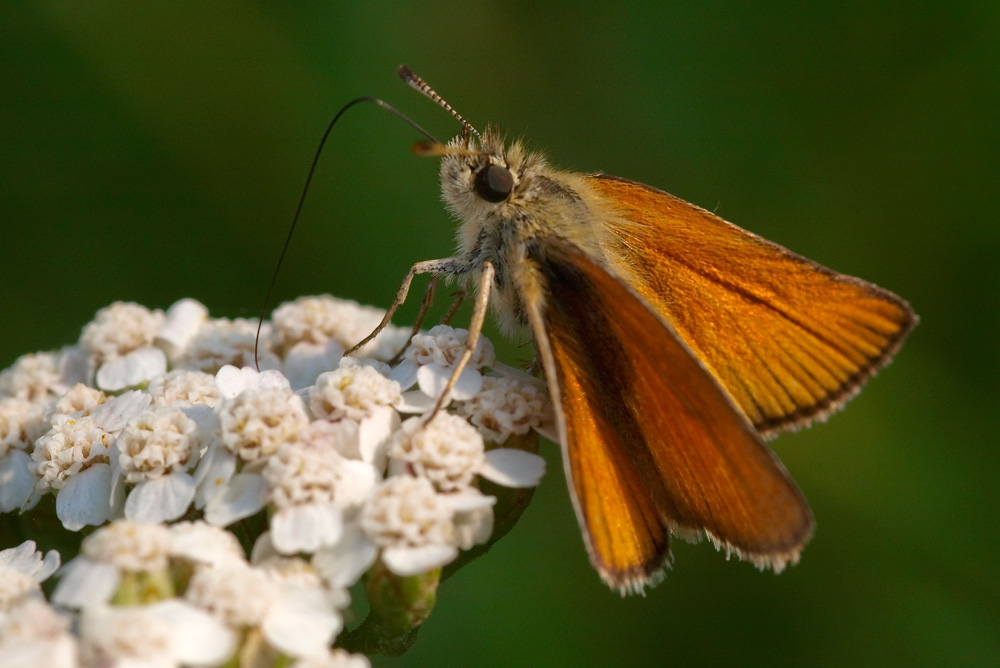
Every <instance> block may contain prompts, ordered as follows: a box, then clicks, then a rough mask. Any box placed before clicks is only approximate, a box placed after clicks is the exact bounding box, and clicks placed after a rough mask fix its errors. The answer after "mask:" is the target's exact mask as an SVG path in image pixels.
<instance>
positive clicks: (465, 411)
mask: <svg viewBox="0 0 1000 668" xmlns="http://www.w3.org/2000/svg"><path fill="white" fill-rule="evenodd" d="M382 315H383V312H381V311H378V310H377V309H372V308H368V307H361V306H359V305H357V304H354V303H353V302H346V301H341V300H337V299H334V298H332V297H309V298H303V299H300V300H297V301H295V302H291V303H288V304H285V305H283V306H281V307H279V308H278V309H277V310H276V311H275V314H274V320H273V322H271V323H265V324H264V327H263V328H262V333H261V339H260V346H259V350H258V353H257V359H258V360H259V362H260V366H261V368H263V369H265V370H264V371H262V372H258V371H256V370H255V369H254V368H253V367H252V366H250V365H252V364H253V356H254V337H255V333H256V323H252V322H249V321H240V320H235V321H230V320H224V319H210V318H209V317H208V311H207V309H206V308H205V307H204V306H202V305H201V304H199V303H197V302H195V301H193V300H183V301H181V302H178V303H177V304H174V305H173V306H172V307H171V308H170V309H168V310H167V311H166V312H165V313H164V312H160V311H150V310H148V309H145V308H143V307H141V306H138V305H136V304H124V303H118V304H114V305H112V306H110V307H108V308H105V309H103V310H102V311H100V312H99V313H98V314H97V317H96V318H95V319H94V321H93V322H92V323H90V324H88V325H87V326H86V327H85V328H84V330H83V334H82V336H81V338H80V341H79V342H78V343H77V344H76V345H73V346H69V347H67V348H65V349H63V350H61V351H58V352H50V353H39V354H33V355H26V356H24V357H22V358H20V359H18V360H17V361H16V362H15V363H14V365H13V366H12V367H11V368H9V369H7V370H5V371H3V372H0V512H5V513H6V512H21V513H25V512H29V511H35V512H41V510H42V509H43V508H46V507H51V506H39V503H40V501H41V500H42V499H44V498H45V497H46V496H49V495H52V496H54V497H55V504H54V508H55V512H56V515H57V517H58V520H59V521H60V522H61V523H62V525H63V526H64V527H65V528H66V529H68V530H70V531H78V530H80V529H82V528H83V527H86V526H95V527H99V528H98V529H97V530H96V531H94V532H93V533H91V534H90V535H89V536H87V538H86V539H84V540H83V542H82V545H81V551H80V555H79V556H77V557H76V558H74V559H72V560H71V561H70V562H69V563H68V564H67V565H66V566H65V567H64V568H63V570H62V571H61V573H60V581H59V583H58V585H57V587H56V589H55V592H54V594H53V597H52V603H53V604H54V605H55V607H51V606H50V604H48V603H47V602H46V601H45V599H44V597H43V596H42V595H41V589H40V587H39V583H40V582H41V581H42V580H44V579H45V578H46V577H48V576H49V575H51V574H52V573H53V572H54V571H55V570H56V568H57V567H58V563H59V558H58V557H59V555H58V554H56V553H54V552H50V553H49V554H48V555H46V556H45V557H42V555H41V554H40V553H38V552H37V551H36V549H35V545H34V543H32V542H30V541H28V542H26V543H24V544H22V545H21V546H19V547H16V548H12V549H8V550H4V551H0V666H6V665H51V666H78V665H82V666H89V665H101V666H103V665H126V664H127V665H130V666H132V665H135V666H147V665H148V666H181V665H199V666H216V665H222V664H224V663H226V662H228V661H231V659H232V657H233V655H234V652H240V653H241V656H243V654H242V653H244V652H246V651H250V650H248V649H247V648H253V651H258V652H271V653H272V654H273V656H274V657H277V659H280V661H284V662H286V663H287V661H289V660H293V661H296V662H298V663H297V664H295V665H299V664H301V665H303V666H306V665H317V666H319V665H322V666H357V665H367V663H366V661H365V660H364V659H363V657H356V656H351V655H349V654H346V653H344V652H342V651H341V650H335V651H332V650H330V649H329V648H330V645H331V643H332V642H333V640H334V639H335V637H336V635H337V633H338V632H340V631H341V629H342V626H343V618H342V610H343V609H344V608H345V607H346V606H347V605H348V604H349V602H350V599H349V596H348V595H347V592H346V587H349V586H351V585H353V584H354V583H356V582H357V581H358V580H359V579H360V578H361V576H362V575H363V574H364V573H365V572H366V571H367V570H368V569H369V568H371V567H372V566H373V565H374V564H375V563H376V562H377V561H380V562H381V564H382V565H383V566H384V567H385V568H387V569H388V570H389V571H390V572H392V573H395V574H396V575H397V576H402V577H406V576H412V575H419V574H422V573H427V572H430V571H433V570H434V569H436V568H440V567H441V566H443V565H444V564H446V563H448V562H450V561H451V560H453V559H454V558H455V557H456V556H457V555H458V553H459V551H460V550H463V549H469V548H471V547H472V546H473V545H476V544H480V543H483V542H485V541H486V540H488V538H489V536H490V533H491V531H492V524H493V510H492V507H493V504H494V503H495V501H496V499H495V498H494V497H492V496H487V495H485V494H483V493H482V492H480V491H479V488H478V483H477V480H478V478H479V477H480V476H481V477H483V478H486V479H489V480H491V481H493V482H495V483H498V484H501V485H506V486H510V487H530V486H534V485H535V484H537V483H538V481H539V479H540V477H541V475H542V474H543V472H544V462H543V460H542V459H541V458H539V457H538V456H537V455H534V454H530V453H527V452H524V451H522V450H517V449H508V448H503V447H493V446H496V445H497V444H502V443H503V442H504V441H506V440H507V439H508V438H509V437H510V436H512V435H521V434H524V433H526V432H527V431H528V430H529V429H535V430H545V429H546V428H548V427H549V426H550V425H551V419H552V418H551V409H550V408H549V406H548V403H547V401H546V399H545V396H544V392H543V390H542V389H541V387H540V386H539V383H538V381H537V380H536V379H534V378H532V377H531V376H529V375H527V374H524V373H523V372H520V371H516V370H514V369H510V368H509V367H506V366H504V365H502V364H499V363H497V362H496V360H495V357H494V355H493V349H492V345H491V344H490V343H489V342H488V341H486V340H485V339H483V340H481V343H480V345H479V347H478V348H477V350H476V353H475V354H474V355H473V358H472V361H471V363H470V364H469V366H468V368H467V369H466V370H465V371H464V372H463V373H462V374H461V376H460V377H459V379H458V382H457V384H456V385H455V387H454V389H453V391H452V392H451V394H450V395H449V398H450V401H449V402H448V404H447V405H446V407H445V410H442V411H440V412H439V413H438V414H437V415H434V416H433V417H432V419H428V418H430V417H431V416H430V414H429V411H430V410H431V408H432V407H433V406H434V404H435V403H436V401H437V399H438V397H439V395H440V393H441V391H442V390H443V388H444V386H445V384H446V383H447V382H448V379H449V378H450V376H451V373H452V368H453V365H454V363H455V360H456V359H458V357H459V356H460V355H461V352H462V350H463V347H464V345H465V341H466V338H467V335H468V333H467V332H466V331H464V330H460V329H453V328H450V327H444V326H439V327H435V328H433V329H431V330H430V332H428V333H427V334H421V335H418V336H417V337H415V338H414V340H413V344H412V345H411V346H410V347H409V348H408V349H407V352H406V355H405V357H404V359H403V361H402V362H401V363H399V364H398V365H396V366H395V367H394V368H390V367H389V366H388V365H387V364H386V363H385V362H383V361H379V360H387V359H390V358H391V357H393V355H394V354H395V353H397V352H398V351H399V349H401V348H402V347H403V346H404V345H405V344H406V337H407V336H408V332H407V331H406V330H402V329H397V328H392V327H390V328H387V329H386V330H385V331H383V332H382V333H381V334H380V335H379V336H378V337H376V338H375V340H374V341H372V342H371V343H370V344H368V346H366V348H365V351H364V352H365V353H366V354H368V355H371V357H369V358H344V357H343V352H344V350H345V349H346V348H347V347H348V346H350V345H352V344H353V343H354V342H356V341H357V340H360V339H361V338H363V337H364V336H365V335H366V334H368V333H369V332H370V331H371V330H372V329H374V327H375V326H376V325H377V324H378V322H379V321H380V320H381V318H382ZM486 369H491V370H492V371H491V372H490V373H489V374H484V372H485V370H486ZM487 442H489V443H490V444H491V445H490V447H487ZM252 516H257V517H260V518H262V519H265V518H266V525H263V526H266V527H267V530H266V531H264V532H262V533H261V534H260V535H259V536H257V537H256V541H255V543H254V544H253V549H252V558H250V559H247V558H246V555H245V552H244V550H243V549H242V548H241V547H240V545H239V543H238V542H237V541H236V539H235V537H234V535H233V534H232V533H229V532H227V531H226V530H225V529H224V528H225V527H227V526H230V525H232V524H234V523H236V522H238V521H240V520H243V519H245V518H249V517H252ZM0 547H3V546H0ZM11 657H14V658H11ZM281 657H288V658H287V659H281ZM258 658H259V657H258ZM277 659H276V660H277ZM10 661H13V663H11V662H10ZM259 665H268V662H267V661H266V660H264V661H263V662H262V663H260V664H259ZM281 665H285V663H281Z"/></svg>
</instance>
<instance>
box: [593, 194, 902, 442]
mask: <svg viewBox="0 0 1000 668" xmlns="http://www.w3.org/2000/svg"><path fill="white" fill-rule="evenodd" d="M586 182H587V184H588V185H590V186H591V187H592V188H593V189H594V191H595V192H596V193H597V194H598V196H599V197H600V198H601V199H602V200H604V202H605V203H606V204H607V205H609V206H611V207H612V208H613V209H615V210H616V213H618V214H619V221H620V223H621V224H619V225H617V226H616V227H615V229H614V232H615V233H616V236H617V237H618V239H619V241H620V242H621V248H619V249H614V250H613V251H612V252H613V253H614V252H620V253H621V254H622V256H623V260H624V264H625V266H626V267H628V269H629V270H630V271H632V272H634V281H635V283H634V287H635V288H636V290H637V291H638V292H639V293H640V294H641V295H642V296H643V297H644V298H645V299H646V300H647V302H648V303H649V304H650V305H651V306H652V307H653V308H654V309H655V310H656V311H657V312H658V313H659V314H660V315H661V316H663V318H664V319H665V320H666V321H667V322H669V323H670V324H671V325H672V326H673V328H674V330H675V331H676V332H677V334H679V335H680V337H681V338H682V339H683V340H684V342H685V343H686V344H687V345H688V346H689V347H690V348H691V350H692V351H693V352H694V353H695V354H696V355H697V356H698V358H699V359H701V360H702V361H703V362H704V363H705V365H706V366H707V367H708V368H709V369H710V370H711V371H712V373H713V374H714V375H715V377H716V378H717V379H718V381H719V382H720V383H721V384H722V386H723V387H725V388H726V390H728V392H729V393H730V395H731V396H732V397H733V399H734V400H735V402H736V403H737V404H738V405H739V406H740V408H741V409H742V410H743V412H744V413H745V414H746V415H747V416H748V417H749V419H750V421H751V422H752V423H753V424H754V426H755V427H756V428H757V429H758V430H759V432H760V433H761V434H763V435H765V436H767V435H771V434H773V433H774V432H776V431H778V430H781V429H795V428H798V427H801V426H804V425H807V424H809V423H810V422H812V421H813V420H815V419H817V418H819V419H823V418H825V417H826V416H828V415H829V414H830V413H831V412H833V411H835V410H837V409H838V408H840V407H841V406H842V405H843V404H844V403H845V402H846V401H847V400H848V399H850V398H851V397H852V396H853V395H854V394H856V393H857V392H858V391H859V390H860V389H861V386H862V385H863V384H864V383H865V382H866V381H867V379H868V378H869V377H871V376H872V375H874V374H875V372H876V371H877V370H878V369H879V368H880V367H882V366H884V365H885V364H887V363H888V362H889V361H890V359H891V357H892V355H893V354H894V353H895V352H896V351H897V350H898V349H899V347H900V346H901V345H902V343H903V340H904V339H905V338H906V335H907V334H908V333H909V332H910V330H911V329H912V328H913V326H914V325H915V324H916V322H917V317H916V315H915V314H914V313H913V311H912V309H910V307H909V305H908V304H907V303H906V302H905V301H903V300H902V299H900V298H899V297H897V296H896V295H894V294H892V293H891V292H888V291H887V290H883V289H882V288H879V287H877V286H875V285H872V284H870V283H866V282H864V281H862V280H860V279H857V278H852V277H850V276H845V275H843V274H838V273H836V272H833V271H831V270H829V269H827V268H826V267H823V266H821V265H819V264H816V263H815V262H812V261H810V260H808V259H806V258H803V257H801V256H799V255H796V254H794V253H792V252H790V251H788V250H786V249H784V248H782V247H781V246H778V245H777V244H774V243H772V242H770V241H767V240H765V239H762V238H761V237H758V236H756V235H754V234H751V233H750V232H747V231H745V230H743V229H741V228H739V227H737V226H735V225H733V224H731V223H728V222H726V221H724V220H722V219H721V218H719V217H718V216H715V215H714V214H712V213H710V212H708V211H705V210H704V209H701V208H698V207H696V206H694V205H692V204H689V203H687V202H685V201H683V200H681V199H679V198H677V197H674V196H673V195H670V194H668V193H665V192H662V191H660V190H656V189H655V188H650V187H649V186H646V185H643V184H640V183H635V182H632V181H627V180H624V179H619V178H616V177H609V176H591V177H588V178H587V179H586Z"/></svg>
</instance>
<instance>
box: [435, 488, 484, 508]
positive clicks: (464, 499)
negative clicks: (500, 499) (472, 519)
mask: <svg viewBox="0 0 1000 668" xmlns="http://www.w3.org/2000/svg"><path fill="white" fill-rule="evenodd" d="M443 496H444V498H445V500H447V501H448V503H449V505H451V507H452V508H453V509H454V510H455V512H456V513H464V512H469V511H471V510H481V509H483V508H489V507H490V506H493V505H496V502H497V498H496V497H495V496H490V495H489V494H483V493H482V492H480V491H479V490H478V489H476V488H475V487H466V488H465V489H462V490H460V491H458V492H454V493H451V494H444V495H443Z"/></svg>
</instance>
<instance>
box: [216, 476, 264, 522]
mask: <svg viewBox="0 0 1000 668" xmlns="http://www.w3.org/2000/svg"><path fill="white" fill-rule="evenodd" d="M266 502H267V485H266V483H265V482H264V479H263V478H262V477H261V476H259V475H256V474H254V473H238V474H236V475H234V476H233V477H232V479H230V481H229V483H228V484H227V485H226V488H225V490H224V491H223V492H222V494H219V495H218V496H216V497H215V498H214V499H212V500H211V501H209V502H208V505H207V506H205V520H206V521H208V522H209V523H211V524H215V525H217V526H229V525H230V524H232V523H233V522H236V521H237V520H241V519H243V518H244V517H250V516H251V515H253V514H254V513H256V512H258V511H259V510H260V509H261V508H263V507H264V504H265V503H266Z"/></svg>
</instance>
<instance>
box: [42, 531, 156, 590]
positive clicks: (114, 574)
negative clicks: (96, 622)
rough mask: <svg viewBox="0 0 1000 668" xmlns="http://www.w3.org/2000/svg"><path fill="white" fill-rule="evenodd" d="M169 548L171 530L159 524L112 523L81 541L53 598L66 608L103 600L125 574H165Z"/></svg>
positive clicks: (116, 588) (116, 587)
mask: <svg viewBox="0 0 1000 668" xmlns="http://www.w3.org/2000/svg"><path fill="white" fill-rule="evenodd" d="M170 551H171V537H170V530H169V529H167V528H166V527H165V526H163V525H162V524H153V523H151V522H131V521H129V520H118V521H116V522H113V523H111V524H109V525H107V526H105V527H101V528H100V529H98V530H97V531H95V532H94V533H92V534H91V535H89V536H87V537H86V538H85V539H84V540H83V543H82V544H81V550H80V556H78V557H76V558H75V559H73V560H72V561H71V562H69V563H68V564H66V568H65V569H64V572H63V573H62V577H61V579H60V580H59V584H58V585H57V586H56V590H55V592H53V594H52V600H53V602H55V603H57V604H58V605H62V606H64V607H67V608H83V607H86V606H88V605H93V604H95V603H106V602H108V601H110V600H111V597H112V596H113V595H114V594H115V592H116V591H117V590H118V587H119V585H120V584H121V582H122V578H123V577H124V576H126V575H129V574H136V573H143V574H147V575H160V574H162V573H164V572H165V571H166V568H167V565H168V563H169V557H170Z"/></svg>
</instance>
